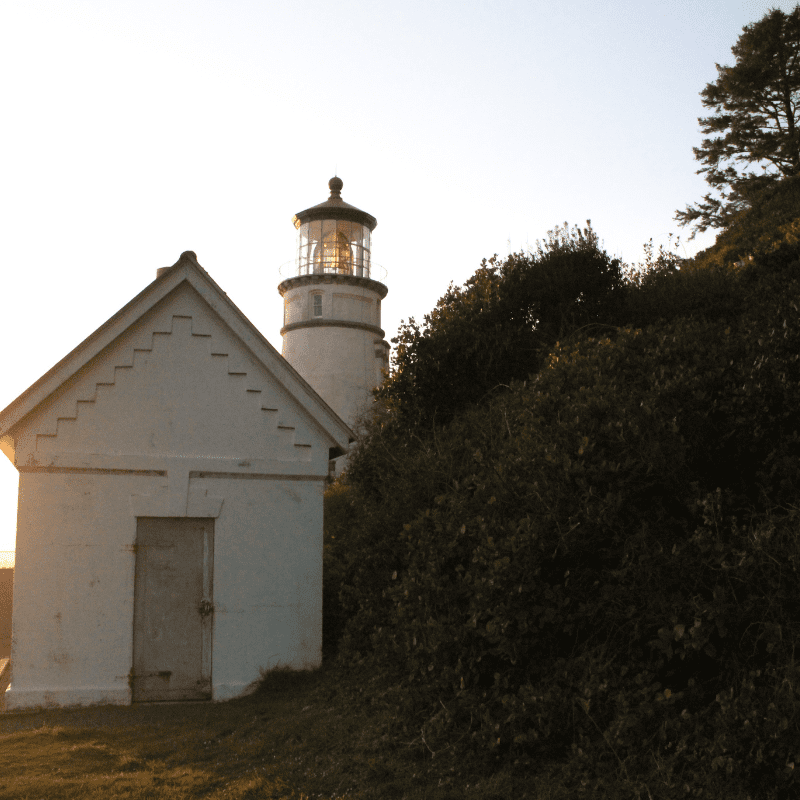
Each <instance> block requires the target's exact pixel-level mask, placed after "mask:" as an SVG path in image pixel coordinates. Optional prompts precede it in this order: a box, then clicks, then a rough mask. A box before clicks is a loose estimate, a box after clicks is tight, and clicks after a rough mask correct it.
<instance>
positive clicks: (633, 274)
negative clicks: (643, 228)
mask: <svg viewBox="0 0 800 800" xmlns="http://www.w3.org/2000/svg"><path fill="white" fill-rule="evenodd" d="M776 202H777V201H776ZM787 202H789V201H787ZM795 212H796V207H795ZM790 217H791V215H788V216H786V218H785V219H784V218H781V220H780V225H779V226H775V227H772V228H771V229H770V228H769V222H768V221H765V219H766V218H764V217H763V216H756V214H755V213H754V212H753V213H751V215H750V216H749V217H748V216H746V215H745V216H743V217H742V218H740V220H739V226H740V227H739V229H738V230H737V231H734V230H733V229H731V232H730V233H729V235H728V236H727V237H721V239H720V242H719V246H718V247H717V249H716V250H715V249H714V248H712V249H711V250H709V251H706V252H705V253H703V254H701V256H700V257H698V258H697V259H696V260H695V261H694V262H687V261H681V260H680V259H677V258H676V257H674V256H672V255H670V254H669V253H667V252H664V251H663V250H662V251H661V252H659V253H653V252H652V250H650V251H649V252H648V256H647V259H646V263H645V264H644V265H642V269H641V270H640V271H631V270H628V271H626V270H625V268H624V267H623V265H622V264H620V263H619V261H618V260H615V259H613V258H611V257H610V256H608V254H607V253H606V252H605V251H604V250H603V248H602V246H601V245H600V243H599V241H598V239H597V237H596V235H595V234H594V232H593V231H592V230H591V227H590V226H589V227H587V228H585V229H583V230H578V229H573V230H569V229H568V228H567V227H566V226H565V227H564V228H557V229H555V231H553V232H551V234H550V236H549V239H548V241H547V242H545V243H544V244H542V245H539V247H538V249H537V251H536V252H532V253H527V254H516V255H512V256H510V257H509V258H508V259H506V260H505V261H501V260H499V259H497V258H496V257H495V258H494V259H491V260H490V261H487V262H484V264H483V265H482V266H481V268H480V269H479V270H478V271H477V272H476V274H475V276H473V278H472V279H471V280H470V281H469V282H468V283H467V284H465V286H463V287H453V286H451V287H450V289H449V290H448V292H447V294H446V295H445V296H444V297H443V298H442V300H441V301H440V302H439V304H438V305H437V308H436V309H434V310H433V311H432V312H431V314H430V315H428V316H427V317H426V318H425V320H424V321H423V323H422V324H421V325H420V324H417V323H416V322H415V321H414V320H410V321H409V323H408V324H407V325H404V326H403V328H402V329H401V331H400V334H399V336H398V339H397V340H396V342H397V345H398V347H397V356H396V359H395V364H394V367H395V370H394V373H393V375H392V376H391V377H390V379H389V380H388V381H387V383H386V384H385V385H384V387H383V388H382V389H381V390H380V392H379V403H378V404H377V405H376V408H377V410H376V411H375V413H374V414H373V415H372V417H371V418H369V419H367V420H366V421H365V426H364V431H363V433H362V435H361V437H360V439H359V442H358V445H357V447H356V449H355V451H354V452H353V454H352V457H351V459H350V465H349V468H348V470H347V472H346V473H345V474H344V475H343V476H342V477H341V478H340V479H339V480H338V481H337V482H336V483H334V484H333V485H332V486H331V487H330V489H329V491H328V493H327V496H326V534H325V535H326V539H325V543H326V544H325V557H326V563H325V575H326V578H325V581H326V585H325V633H326V646H327V647H328V648H329V649H331V650H333V649H337V651H338V659H339V661H340V663H341V664H348V665H350V666H351V667H353V668H360V669H364V670H369V672H370V674H372V675H378V676H380V684H381V696H382V698H383V700H384V701H385V702H387V703H389V704H391V705H392V706H393V707H394V708H395V710H396V711H395V713H396V715H397V719H398V720H399V721H400V722H401V723H402V726H404V727H405V728H406V729H407V730H408V731H409V732H410V733H412V734H413V735H421V736H422V738H423V741H424V742H425V744H426V746H427V747H428V749H429V750H430V751H431V752H440V751H446V752H448V753H454V752H456V753H461V754H463V755H469V757H470V758H471V759H473V760H476V761H482V762H483V763H485V764H486V767H487V769H496V768H502V769H510V770H512V771H513V770H521V771H524V772H526V773H528V774H529V775H530V776H531V777H532V778H533V776H535V775H536V774H537V770H540V769H543V768H544V765H547V768H548V770H552V769H553V765H555V768H556V773H557V776H558V781H559V785H560V786H561V787H562V791H563V792H564V795H563V796H565V797H572V796H583V795H585V796H587V797H592V798H601V797H614V798H619V797H643V798H644V797H652V798H673V797H674V798H683V797H712V798H717V797H726V798H742V800H744V798H748V797H749V798H781V797H785V798H789V797H794V796H797V795H796V794H795V793H796V792H798V783H799V782H798V780H797V778H796V772H797V771H800V728H799V727H798V726H799V724H800V714H799V712H800V704H799V702H798V679H800V667H799V666H798V662H797V660H796V657H795V647H796V645H797V644H798V642H800V638H799V636H800V575H799V574H798V566H799V565H800V540H798V533H799V532H800V504H799V501H800V459H799V458H798V457H799V456H800V416H799V413H798V409H800V362H799V360H800V244H798V241H797V238H796V236H795V230H796V224H797V223H796V222H793V219H794V220H796V219H797V217H798V214H797V213H795V214H794V217H791V218H790ZM770 230H771V233H770ZM737 237H738V238H737ZM740 245H741V247H743V248H745V249H744V251H743V252H737V254H736V261H737V262H738V264H737V263H734V261H733V260H732V258H731V254H732V252H733V250H735V249H736V248H737V247H739V246H740Z"/></svg>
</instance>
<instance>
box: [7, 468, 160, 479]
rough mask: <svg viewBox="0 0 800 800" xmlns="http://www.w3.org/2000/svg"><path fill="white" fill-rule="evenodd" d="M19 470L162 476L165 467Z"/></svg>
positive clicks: (29, 470) (24, 470)
mask: <svg viewBox="0 0 800 800" xmlns="http://www.w3.org/2000/svg"><path fill="white" fill-rule="evenodd" d="M17 469H18V470H19V471H20V472H65V473H73V474H76V475H145V476H151V477H156V478H163V477H164V476H165V475H166V474H167V471H166V470H165V469H103V468H101V467H17Z"/></svg>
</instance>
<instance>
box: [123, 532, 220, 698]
mask: <svg viewBox="0 0 800 800" xmlns="http://www.w3.org/2000/svg"><path fill="white" fill-rule="evenodd" d="M213 553H214V520H213V519H189V518H165V519H161V518H156V517H140V518H138V519H137V526H136V584H135V588H134V603H133V672H132V688H133V700H134V702H135V701H137V700H140V701H152V700H209V699H211V628H212V617H213V615H212V610H213V606H212V602H211V601H212V597H211V587H212V582H211V579H212V567H213V564H212V560H213Z"/></svg>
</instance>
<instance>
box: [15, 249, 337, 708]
mask: <svg viewBox="0 0 800 800" xmlns="http://www.w3.org/2000/svg"><path fill="white" fill-rule="evenodd" d="M351 437H352V433H351V431H350V429H349V428H348V427H347V425H346V424H345V423H344V422H343V421H342V420H341V419H340V418H339V417H338V416H337V415H336V414H335V413H334V412H333V411H332V410H331V408H330V407H329V406H327V405H326V403H325V402H324V401H323V400H322V399H321V398H320V397H319V396H318V395H317V394H316V393H315V392H314V391H313V389H311V387H310V386H309V385H308V384H307V383H306V382H305V381H304V380H303V379H302V378H301V377H300V376H299V375H298V374H297V372H296V371H295V370H294V369H293V368H292V367H291V366H290V365H289V363H288V362H287V361H286V360H285V359H284V358H283V357H282V356H281V355H280V354H279V353H278V352H277V351H276V350H275V349H274V348H273V347H272V346H271V345H270V344H269V343H268V342H267V340H266V339H265V338H264V337H263V336H262V335H261V334H260V333H259V332H258V331H257V330H256V329H255V327H254V326H253V325H252V324H251V323H250V322H249V321H248V320H247V318H246V317H245V316H244V315H243V314H242V313H241V311H239V309H238V308H237V307H236V306H235V305H234V304H233V303H232V302H231V301H230V300H229V299H228V297H227V295H226V294H225V293H224V292H223V291H222V290H221V289H220V288H219V286H217V284H216V283H215V282H214V281H213V280H212V279H211V277H210V276H209V275H208V273H206V272H205V271H204V270H203V269H202V267H200V265H199V264H198V263H197V259H196V257H195V255H194V253H191V252H186V253H184V254H183V255H182V256H181V258H180V259H179V261H178V262H177V263H176V264H175V265H174V266H172V267H170V268H169V269H167V270H163V271H162V274H160V276H159V277H158V278H157V279H156V280H155V281H154V282H153V283H151V284H150V285H149V286H148V287H147V288H146V289H145V290H144V291H143V292H141V294H139V295H138V296H137V297H135V298H134V299H133V300H132V301H131V302H130V303H128V304H127V305H126V306H125V307H124V308H123V309H121V310H120V311H119V312H118V313H116V314H115V315H114V316H113V317H111V319H109V320H108V322H106V323H105V324H104V325H103V326H102V327H100V328H99V329H98V330H97V331H95V332H94V333H93V334H92V335H91V336H89V338H88V339H86V340H85V341H84V342H83V343H82V344H80V345H79V346H78V347H77V348H76V349H75V350H73V351H72V352H71V353H70V354H69V355H67V356H66V357H65V358H64V359H63V360H62V361H60V362H59V363H58V364H57V365H56V366H55V367H53V369H51V370H50V371H49V372H48V373H46V374H45V375H44V376H42V378H40V379H39V380H38V381H37V382H36V383H35V384H34V385H33V386H31V387H30V388H29V389H28V390H27V391H26V392H24V393H23V394H22V395H21V396H20V397H19V398H18V399H17V400H15V401H14V402H13V403H12V404H11V405H10V406H8V408H6V409H5V410H3V411H2V412H0V447H2V449H3V451H4V452H5V454H6V455H7V456H8V457H9V458H10V459H11V460H12V462H13V463H14V465H15V466H16V467H17V469H18V470H19V473H20V492H19V512H18V523H17V551H16V568H15V581H14V610H13V640H12V653H11V672H12V676H11V685H10V687H9V688H8V690H7V691H6V695H5V700H6V707H7V708H8V709H15V708H30V707H37V706H48V705H57V706H62V705H85V704H90V703H117V704H127V703H130V702H132V701H150V700H181V699H213V700H224V699H227V698H230V697H234V696H236V695H238V694H241V693H243V692H245V691H246V690H247V689H248V687H249V686H251V685H252V684H253V683H254V682H255V681H257V680H258V678H259V675H260V672H261V671H262V670H267V669H270V668H272V667H275V666H278V665H286V666H289V667H292V668H297V669H305V668H312V667H315V666H317V665H319V663H320V660H321V643H322V493H323V488H324V483H325V479H326V477H327V472H328V463H329V459H330V458H331V457H334V456H336V455H339V454H340V453H342V452H344V451H345V450H346V448H347V446H348V441H349V439H350V438H351Z"/></svg>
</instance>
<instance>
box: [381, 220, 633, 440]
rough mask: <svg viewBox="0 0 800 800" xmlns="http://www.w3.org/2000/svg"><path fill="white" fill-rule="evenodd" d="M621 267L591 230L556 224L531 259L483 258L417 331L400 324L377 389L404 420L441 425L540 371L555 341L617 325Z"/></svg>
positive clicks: (523, 255)
mask: <svg viewBox="0 0 800 800" xmlns="http://www.w3.org/2000/svg"><path fill="white" fill-rule="evenodd" d="M621 289H622V276H621V264H620V262H619V260H617V259H613V258H611V257H610V256H609V255H608V254H607V253H606V252H605V251H604V250H603V249H602V248H601V246H600V243H599V241H598V238H597V235H596V234H595V232H594V231H593V230H592V227H591V224H590V223H589V222H587V227H586V228H584V229H583V230H581V229H580V228H578V227H575V228H573V229H572V230H570V229H569V227H568V226H567V224H566V223H564V226H563V228H561V227H556V228H555V229H554V230H552V231H549V233H548V239H547V241H546V242H545V243H543V244H542V243H538V242H537V247H536V250H535V251H533V252H530V253H517V254H513V255H510V256H509V257H508V258H507V259H506V260H505V261H501V260H499V259H498V257H497V256H494V257H492V258H491V259H489V260H488V261H486V260H484V261H483V263H482V264H481V266H480V268H479V269H478V270H477V271H476V272H475V274H474V275H473V276H472V277H471V278H470V279H469V280H468V281H467V282H466V284H465V285H464V286H463V287H455V286H453V285H452V284H451V285H450V287H449V288H448V290H447V292H446V293H445V295H444V296H443V297H442V298H441V299H440V300H439V302H438V303H437V305H436V308H435V309H434V310H433V311H432V312H431V313H430V314H429V315H426V316H425V319H424V322H423V325H422V326H420V325H419V324H417V323H416V322H415V321H414V319H410V320H409V321H408V323H405V324H403V325H402V326H401V328H400V331H399V333H398V336H397V337H396V338H395V339H393V340H392V341H393V342H394V343H395V344H396V345H397V347H396V351H395V354H394V363H393V367H394V369H393V372H392V374H391V376H390V378H389V379H388V380H387V381H386V382H385V383H384V385H383V386H382V387H381V389H380V390H379V394H378V396H379V398H380V399H382V400H383V401H384V402H386V403H388V404H390V405H392V406H393V407H394V408H395V409H397V411H398V412H399V413H401V414H402V416H403V417H404V419H405V420H406V421H407V422H413V423H414V424H422V425H423V426H429V425H430V424H431V423H432V422H433V421H434V420H436V421H439V422H445V421H447V420H449V419H450V418H452V416H453V414H454V413H455V412H456V411H457V410H458V409H460V408H464V407H465V406H467V405H469V404H470V403H474V402H477V401H479V400H481V399H482V398H484V397H486V396H487V395H488V394H489V393H491V392H492V391H495V390H496V389H497V388H498V387H500V386H503V385H505V384H507V383H508V382H509V381H511V380H514V379H519V380H524V379H525V378H527V376H528V375H529V374H531V373H533V372H536V371H538V369H539V368H540V366H541V364H542V363H543V361H544V359H545V357H546V356H547V353H548V352H549V351H550V348H551V347H552V346H553V344H554V343H555V342H556V341H557V340H559V339H561V338H563V337H564V336H566V335H568V334H569V333H571V332H572V331H574V330H577V329H578V328H581V327H584V326H586V325H591V324H598V323H609V322H613V321H614V318H615V311H616V308H617V306H618V305H619V301H620V298H621Z"/></svg>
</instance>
